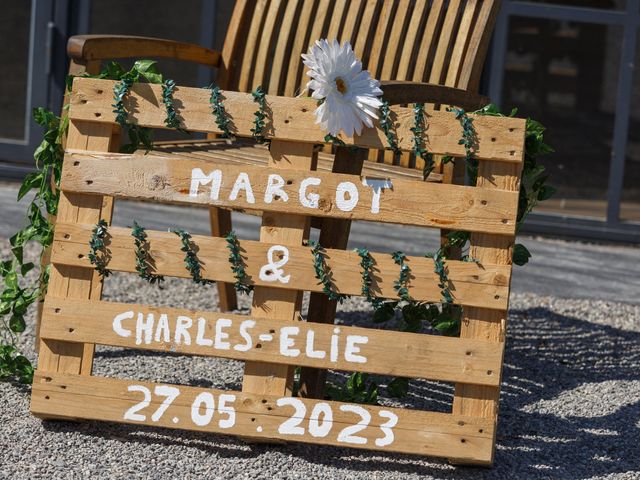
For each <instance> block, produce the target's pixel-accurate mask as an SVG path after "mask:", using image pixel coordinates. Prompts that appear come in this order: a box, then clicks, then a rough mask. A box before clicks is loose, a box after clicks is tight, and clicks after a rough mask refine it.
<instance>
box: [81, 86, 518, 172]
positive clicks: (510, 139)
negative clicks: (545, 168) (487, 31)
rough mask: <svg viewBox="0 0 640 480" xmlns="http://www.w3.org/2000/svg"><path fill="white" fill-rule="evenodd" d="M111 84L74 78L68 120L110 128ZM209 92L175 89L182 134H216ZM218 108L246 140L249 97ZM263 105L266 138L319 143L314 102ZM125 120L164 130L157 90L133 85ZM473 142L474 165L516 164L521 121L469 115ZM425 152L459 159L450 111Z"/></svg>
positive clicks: (405, 128)
mask: <svg viewBox="0 0 640 480" xmlns="http://www.w3.org/2000/svg"><path fill="white" fill-rule="evenodd" d="M115 83H116V82H113V81H111V80H96V79H89V78H76V79H75V80H74V91H73V93H72V95H71V108H70V110H69V115H70V117H71V118H74V119H78V120H86V121H94V122H95V121H99V122H110V123H115V114H114V113H113V107H112V106H111V105H112V104H113V86H114V84H115ZM210 95H211V92H210V90H208V89H204V88H190V87H176V89H175V92H174V94H173V99H174V104H175V105H176V106H177V108H178V116H179V117H180V118H181V119H182V126H183V127H184V128H185V129H187V130H193V131H202V132H210V133H222V131H221V130H220V129H219V128H218V126H217V125H216V123H215V118H214V116H213V115H212V113H211V105H210V103H209V97H210ZM222 95H223V97H224V105H225V108H226V111H227V112H228V114H229V117H230V118H231V119H232V122H233V131H234V133H235V134H236V135H238V136H247V137H249V136H251V128H253V121H254V112H255V110H256V104H255V102H254V101H253V98H252V96H251V94H248V93H238V92H232V91H224V92H222ZM266 101H267V103H268V105H269V107H270V109H271V111H272V112H273V114H272V117H271V118H270V119H269V127H270V132H271V134H270V137H271V138H278V139H280V140H291V141H297V142H313V143H325V140H324V138H325V135H326V132H325V131H323V130H322V129H321V128H320V126H319V125H317V124H316V123H315V115H314V113H313V112H314V110H315V109H316V101H315V100H313V99H311V98H302V97H300V98H289V97H277V96H271V95H267V97H266ZM125 107H126V109H127V111H128V112H135V113H134V114H130V115H129V121H131V122H135V123H138V124H140V125H143V126H147V127H154V128H166V125H165V124H164V121H165V117H166V111H165V108H164V104H163V103H162V86H161V85H151V84H146V83H144V84H135V85H134V86H133V87H132V88H131V93H130V94H129V95H128V96H127V98H126V99H125ZM392 110H393V112H394V113H395V115H396V119H397V120H396V121H397V128H396V134H397V139H398V145H399V147H400V148H402V149H404V150H407V151H411V150H412V149H413V134H412V132H411V130H410V129H411V128H412V127H413V126H414V114H413V111H412V109H411V108H403V107H395V106H394V107H392ZM470 117H471V118H472V120H473V125H474V128H475V130H476V133H477V137H478V145H479V147H478V149H477V152H476V157H477V158H478V159H479V160H498V161H504V162H508V163H521V162H522V155H523V148H524V143H523V142H522V138H523V135H524V131H525V120H523V119H517V118H509V117H492V116H482V115H470ZM427 123H428V131H427V134H426V138H425V142H424V144H425V148H427V149H428V150H429V151H430V152H432V153H434V154H441V155H452V156H458V157H463V156H464V154H465V152H464V147H463V146H462V145H460V144H459V143H458V141H459V140H460V131H461V127H460V123H459V121H458V120H457V119H456V118H455V115H454V114H453V113H452V112H446V111H429V112H428V118H427ZM343 140H344V141H345V142H346V143H348V144H351V143H353V144H355V145H357V146H360V147H364V148H376V149H384V148H386V147H387V146H388V144H387V140H386V137H385V134H384V132H383V131H382V130H381V129H379V128H367V129H364V130H363V132H362V135H360V136H356V137H355V138H354V139H350V138H343Z"/></svg>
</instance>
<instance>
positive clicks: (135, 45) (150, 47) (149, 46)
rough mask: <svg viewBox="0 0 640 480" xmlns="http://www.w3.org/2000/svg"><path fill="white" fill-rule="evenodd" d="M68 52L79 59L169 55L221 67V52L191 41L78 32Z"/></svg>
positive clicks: (70, 43) (75, 58)
mask: <svg viewBox="0 0 640 480" xmlns="http://www.w3.org/2000/svg"><path fill="white" fill-rule="evenodd" d="M67 54H68V55H69V57H71V59H73V60H76V61H81V62H82V61H85V62H86V61H89V60H106V59H109V60H110V59H115V58H132V57H136V58H144V57H166V58H173V59H176V60H184V61H187V62H194V63H199V64H201V65H209V66H211V67H218V66H219V64H220V58H221V57H220V52H218V51H216V50H212V49H210V48H204V47H201V46H199V45H193V44H191V43H183V42H176V41H174V40H164V39H161V38H150V37H134V36H127V35H75V36H73V37H71V38H70V39H69V42H68V43H67Z"/></svg>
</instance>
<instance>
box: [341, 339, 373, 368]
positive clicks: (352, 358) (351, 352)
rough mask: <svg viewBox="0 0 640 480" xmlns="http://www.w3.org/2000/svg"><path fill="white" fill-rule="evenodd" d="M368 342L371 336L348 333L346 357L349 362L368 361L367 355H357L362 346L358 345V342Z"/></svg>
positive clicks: (345, 349)
mask: <svg viewBox="0 0 640 480" xmlns="http://www.w3.org/2000/svg"><path fill="white" fill-rule="evenodd" d="M366 343H369V337H365V336H362V335H347V341H346V345H345V347H344V359H345V360H346V361H347V362H354V363H367V357H363V356H362V355H356V354H357V353H359V352H360V347H357V346H356V344H362V345H364V344H366Z"/></svg>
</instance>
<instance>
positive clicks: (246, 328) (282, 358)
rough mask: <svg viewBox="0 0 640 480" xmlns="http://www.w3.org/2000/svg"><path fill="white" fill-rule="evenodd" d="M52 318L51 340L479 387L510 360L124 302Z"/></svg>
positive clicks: (73, 307)
mask: <svg viewBox="0 0 640 480" xmlns="http://www.w3.org/2000/svg"><path fill="white" fill-rule="evenodd" d="M87 311H91V317H90V318H87V315H86V312H87ZM44 318H45V319H46V322H45V325H44V326H43V328H42V338H45V339H54V340H60V341H65V342H74V343H91V342H94V343H98V344H100V345H111V346H117V347H127V348H139V349H143V350H155V351H170V352H175V353H183V354H190V355H204V356H214V357H224V358H233V359H236V360H247V361H252V362H267V363H278V364H282V365H301V366H307V367H313V366H315V367H318V368H332V369H335V370H346V371H363V372H368V373H376V374H381V375H383V374H387V375H397V376H403V377H412V378H426V379H430V380H441V381H447V382H464V383H472V384H478V385H493V386H497V384H498V375H497V374H496V375H493V374H488V373H487V372H488V371H497V368H498V367H499V362H500V361H501V358H502V352H501V350H500V347H501V345H495V344H494V343H493V342H487V341H484V340H461V339H458V338H453V337H439V336H435V335H427V334H419V333H402V332H388V331H384V330H376V329H371V328H362V327H345V326H342V327H335V326H334V325H326V324H320V323H308V322H299V321H296V320H290V321H283V320H282V319H279V318H277V319H270V318H260V317H258V316H253V315H251V316H249V315H237V314H229V313H217V312H205V311H193V310H186V309H176V308H164V307H151V306H147V305H138V304H128V303H117V302H104V301H102V302H96V301H86V300H66V301H61V300H57V299H54V298H50V299H48V300H47V302H46V304H45V307H44ZM283 339H284V340H283ZM332 342H333V343H332ZM391 343H393V344H394V345H395V348H394V349H393V350H391V351H390V350H389V344H391Z"/></svg>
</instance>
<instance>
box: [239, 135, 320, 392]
mask: <svg viewBox="0 0 640 480" xmlns="http://www.w3.org/2000/svg"><path fill="white" fill-rule="evenodd" d="M269 152H270V154H271V158H270V161H269V167H271V169H273V170H283V169H286V168H289V169H294V170H304V171H308V170H315V169H316V164H317V158H318V157H317V151H316V149H315V147H314V145H313V144H310V143H292V142H283V141H278V140H275V141H272V142H271V146H270V148H269ZM309 226H310V218H309V217H306V216H302V215H285V214H283V213H277V212H265V213H263V215H262V225H261V227H260V241H261V242H271V243H277V244H278V245H279V253H276V254H274V255H273V256H270V255H269V253H267V257H269V261H270V262H275V263H276V264H277V261H278V255H282V254H283V252H284V250H285V249H286V247H288V246H299V245H300V244H301V243H302V241H303V240H304V239H306V238H309ZM283 247H284V248H283ZM267 257H263V258H267ZM265 268H267V267H266V266H264V267H262V268H261V271H262V270H264V269H265ZM277 268H278V267H276V266H274V267H273V268H272V269H271V270H267V271H266V272H267V273H266V274H267V275H268V273H270V272H273V273H274V275H275V274H276V273H277ZM260 276H261V275H260V272H258V277H260ZM275 280H276V281H275V282H269V283H270V285H269V286H261V287H257V288H255V289H254V292H253V298H252V308H251V313H252V314H253V315H256V316H260V317H265V318H276V319H281V320H295V319H298V318H299V317H300V309H301V308H302V290H301V289H300V288H299V287H298V286H297V285H296V284H295V283H292V284H291V285H296V288H297V290H283V289H280V288H274V287H275V286H276V285H285V286H286V285H289V284H288V283H286V282H285V280H284V279H282V280H279V275H275ZM292 388H293V367H292V366H290V365H278V364H273V363H261V362H247V363H246V364H245V366H244V376H243V378H242V391H243V392H248V393H257V394H270V395H290V394H291V390H292Z"/></svg>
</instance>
